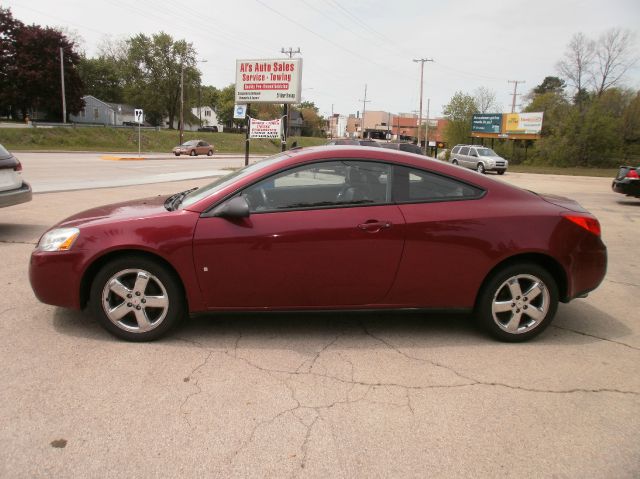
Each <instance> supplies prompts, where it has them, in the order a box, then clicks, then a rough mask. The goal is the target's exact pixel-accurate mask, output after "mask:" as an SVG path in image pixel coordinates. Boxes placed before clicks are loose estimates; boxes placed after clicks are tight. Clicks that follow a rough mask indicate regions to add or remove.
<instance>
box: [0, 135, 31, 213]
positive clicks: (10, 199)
mask: <svg viewBox="0 0 640 479" xmlns="http://www.w3.org/2000/svg"><path fill="white" fill-rule="evenodd" d="M31 196H32V193H31V186H30V185H29V183H27V182H26V181H24V180H23V179H22V164H21V163H20V161H19V160H18V159H17V158H16V157H15V156H13V155H12V154H11V153H9V152H8V151H7V150H6V148H5V147H4V146H2V145H0V208H3V207H5V206H13V205H17V204H20V203H26V202H27V201H31Z"/></svg>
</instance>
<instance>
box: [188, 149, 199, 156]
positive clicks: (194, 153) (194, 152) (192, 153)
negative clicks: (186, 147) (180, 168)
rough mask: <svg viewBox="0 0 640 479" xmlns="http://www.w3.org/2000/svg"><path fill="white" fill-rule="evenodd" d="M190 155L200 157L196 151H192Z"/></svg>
mask: <svg viewBox="0 0 640 479" xmlns="http://www.w3.org/2000/svg"><path fill="white" fill-rule="evenodd" d="M189 155H191V156H198V154H197V153H196V150H191V153H189Z"/></svg>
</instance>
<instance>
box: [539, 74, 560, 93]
mask: <svg viewBox="0 0 640 479" xmlns="http://www.w3.org/2000/svg"><path fill="white" fill-rule="evenodd" d="M566 86H567V83H566V82H565V81H564V80H562V79H561V78H558V77H554V76H547V77H544V80H542V83H540V85H538V86H536V87H535V88H534V89H533V94H535V95H542V94H545V93H558V94H563V93H564V89H565V87H566Z"/></svg>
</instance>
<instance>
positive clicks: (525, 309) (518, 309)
mask: <svg viewBox="0 0 640 479" xmlns="http://www.w3.org/2000/svg"><path fill="white" fill-rule="evenodd" d="M557 309H558V287H557V285H556V282H555V280H554V279H553V277H552V276H551V275H550V274H549V272H548V271H547V270H545V269H544V268H542V267H540V266H538V265H536V264H533V263H521V264H514V265H511V266H508V267H506V268H502V269H500V270H499V271H497V272H496V273H494V274H493V275H492V276H491V277H490V278H489V279H488V280H487V281H486V282H485V284H484V286H483V288H482V291H481V292H480V297H479V301H478V304H477V307H476V318H477V320H478V321H479V323H480V325H481V326H482V327H483V328H484V329H485V330H486V331H488V332H489V333H490V334H491V335H493V336H494V337H496V338H498V339H500V340H502V341H508V342H520V341H526V340H527V339H530V338H532V337H534V336H536V335H538V334H540V333H541V332H542V331H544V329H545V328H546V327H547V326H549V324H550V323H551V321H552V320H553V317H554V316H555V314H556V310H557Z"/></svg>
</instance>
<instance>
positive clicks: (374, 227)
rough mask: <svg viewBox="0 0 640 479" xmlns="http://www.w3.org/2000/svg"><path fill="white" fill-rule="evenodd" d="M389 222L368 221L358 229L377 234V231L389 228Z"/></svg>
mask: <svg viewBox="0 0 640 479" xmlns="http://www.w3.org/2000/svg"><path fill="white" fill-rule="evenodd" d="M391 224H392V223H391V221H375V220H370V221H367V222H366V223H360V224H359V225H358V228H360V229H361V230H363V231H367V232H369V233H377V232H378V231H380V230H382V229H386V228H391Z"/></svg>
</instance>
